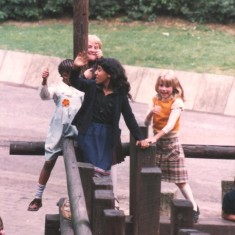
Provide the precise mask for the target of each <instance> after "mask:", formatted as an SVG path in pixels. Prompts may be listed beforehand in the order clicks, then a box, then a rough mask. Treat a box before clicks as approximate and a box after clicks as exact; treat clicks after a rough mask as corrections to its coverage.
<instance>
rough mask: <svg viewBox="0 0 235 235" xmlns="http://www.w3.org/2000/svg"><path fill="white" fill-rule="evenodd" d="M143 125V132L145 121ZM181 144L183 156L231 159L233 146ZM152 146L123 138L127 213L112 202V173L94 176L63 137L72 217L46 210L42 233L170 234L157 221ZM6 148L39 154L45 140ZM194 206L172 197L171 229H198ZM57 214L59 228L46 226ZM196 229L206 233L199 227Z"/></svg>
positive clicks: (157, 174) (179, 233)
mask: <svg viewBox="0 0 235 235" xmlns="http://www.w3.org/2000/svg"><path fill="white" fill-rule="evenodd" d="M141 128H142V130H143V132H144V133H145V132H146V129H145V127H141ZM183 148H184V151H185V152H186V157H197V158H204V157H205V158H211V159H215V158H216V159H235V147H233V146H208V145H206V146H195V145H193V146H192V145H187V146H186V145H183ZM200 148H201V150H202V151H201V152H202V153H201V155H200V151H199V150H200ZM155 151H156V149H155V146H154V145H153V146H150V147H149V148H148V149H145V150H142V149H140V148H139V147H136V145H135V140H134V139H133V137H132V136H131V138H130V143H124V144H123V154H124V155H125V156H130V185H129V187H130V199H129V207H130V208H129V211H130V214H129V215H125V214H124V212H123V211H122V210H116V209H115V208H114V195H113V192H112V181H111V178H110V177H104V178H97V177H93V173H94V169H93V166H92V165H91V164H87V163H81V162H77V159H76V154H75V147H74V142H73V141H72V140H71V139H65V141H64V143H63V156H64V164H65V169H66V178H67V188H68V196H69V199H70V206H71V213H72V221H71V222H69V221H66V220H64V219H63V217H62V216H61V215H60V216H58V215H56V216H55V217H53V219H52V217H50V216H46V225H45V235H146V234H147V235H159V234H160V235H165V234H168V233H166V232H163V231H165V230H164V224H160V191H161V170H160V168H158V167H156V166H155ZM10 154H17V155H43V154H44V143H43V142H37V143H34V142H12V143H11V144H10ZM61 154H62V153H61ZM62 202H63V199H60V203H59V204H60V206H61V205H62ZM192 210H193V209H192V204H191V202H190V201H188V200H179V199H173V200H172V205H171V221H170V230H168V231H170V233H169V234H171V235H184V234H190V232H195V231H196V230H195V229H193V220H192V216H191V215H192ZM58 218H60V223H59V224H60V225H59V228H58V229H54V230H53V229H51V230H49V229H47V222H48V221H49V220H55V221H53V223H54V224H55V226H58V223H56V220H57V219H58ZM53 223H50V224H53ZM168 224H169V223H168ZM167 226H168V225H167ZM167 229H169V228H168V227H167ZM52 230H53V231H54V233H52V232H51V231H52ZM160 231H162V234H161V233H160ZM197 234H198V235H200V234H201V235H202V234H203V235H206V234H207V235H208V234H209V233H200V232H199V231H197Z"/></svg>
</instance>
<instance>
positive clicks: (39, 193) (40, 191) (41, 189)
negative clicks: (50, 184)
mask: <svg viewBox="0 0 235 235" xmlns="http://www.w3.org/2000/svg"><path fill="white" fill-rule="evenodd" d="M45 188H46V185H42V184H38V185H37V188H36V193H35V198H38V199H42V194H43V192H44V189H45Z"/></svg>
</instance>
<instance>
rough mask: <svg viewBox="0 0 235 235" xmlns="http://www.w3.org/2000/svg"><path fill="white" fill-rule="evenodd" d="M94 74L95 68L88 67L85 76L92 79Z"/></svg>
mask: <svg viewBox="0 0 235 235" xmlns="http://www.w3.org/2000/svg"><path fill="white" fill-rule="evenodd" d="M93 74H94V70H93V68H91V69H87V70H86V71H85V72H84V76H85V78H86V79H92V77H93Z"/></svg>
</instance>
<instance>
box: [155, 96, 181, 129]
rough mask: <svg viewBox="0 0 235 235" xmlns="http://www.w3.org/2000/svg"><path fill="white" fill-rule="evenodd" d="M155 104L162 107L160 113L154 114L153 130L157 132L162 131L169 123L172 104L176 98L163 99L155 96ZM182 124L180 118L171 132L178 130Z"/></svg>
mask: <svg viewBox="0 0 235 235" xmlns="http://www.w3.org/2000/svg"><path fill="white" fill-rule="evenodd" d="M152 101H153V106H155V105H157V106H160V107H161V111H160V112H159V113H154V114H153V132H154V133H157V132H159V131H161V130H162V129H163V128H164V127H165V126H166V124H167V122H168V119H169V116H170V113H171V109H172V108H171V107H172V104H173V103H174V102H175V99H174V98H171V99H169V100H167V101H162V100H160V99H158V98H157V97H156V96H155V97H153V99H152ZM179 126H180V118H178V120H177V121H176V123H175V125H174V127H173V129H172V130H171V132H178V130H179Z"/></svg>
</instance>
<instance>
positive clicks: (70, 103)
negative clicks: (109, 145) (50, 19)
mask: <svg viewBox="0 0 235 235" xmlns="http://www.w3.org/2000/svg"><path fill="white" fill-rule="evenodd" d="M72 65H73V60H70V59H66V60H63V61H62V62H61V63H60V64H59V67H58V70H59V74H60V75H61V77H62V81H61V82H60V83H59V84H58V85H56V86H50V87H48V86H47V79H48V77H49V71H48V70H45V71H44V72H43V73H42V79H43V80H42V88H41V92H40V97H41V99H42V100H50V99H53V100H54V102H55V105H56V109H55V112H54V115H53V117H52V119H51V123H50V126H49V130H48V133H47V137H46V141H45V159H46V161H45V163H44V166H43V168H42V170H41V173H40V176H39V181H38V185H37V189H36V195H35V199H34V200H33V201H32V202H31V203H30V204H29V207H28V210H29V211H38V210H39V208H40V207H42V194H43V191H44V189H45V187H46V184H47V181H48V179H49V177H50V174H51V171H52V169H53V167H54V165H55V163H56V160H57V157H58V156H59V154H60V152H61V151H62V144H63V143H62V142H63V138H64V137H68V136H70V137H75V136H77V130H76V128H75V127H74V126H72V125H71V122H72V120H73V118H74V116H75V114H76V113H77V111H78V109H79V108H80V106H81V103H82V99H83V95H84V94H83V92H80V91H78V90H77V89H75V88H73V87H72V86H70V83H69V74H70V71H71V68H72Z"/></svg>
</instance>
